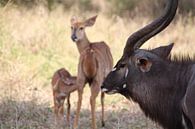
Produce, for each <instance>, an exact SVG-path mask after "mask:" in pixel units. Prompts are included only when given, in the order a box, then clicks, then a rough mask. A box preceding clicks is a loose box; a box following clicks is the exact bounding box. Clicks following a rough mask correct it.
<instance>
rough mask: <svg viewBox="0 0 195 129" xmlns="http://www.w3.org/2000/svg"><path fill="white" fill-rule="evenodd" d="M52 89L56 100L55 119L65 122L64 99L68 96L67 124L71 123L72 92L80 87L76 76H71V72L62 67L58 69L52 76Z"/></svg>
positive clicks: (61, 122)
mask: <svg viewBox="0 0 195 129" xmlns="http://www.w3.org/2000/svg"><path fill="white" fill-rule="evenodd" d="M51 84H52V91H53V101H54V113H55V119H56V120H57V122H58V123H60V124H63V116H64V101H65V99H66V98H67V116H66V118H67V119H66V121H67V124H68V125H69V124H70V106H71V105H70V93H72V92H73V91H75V90H76V89H77V88H78V87H77V86H76V85H75V84H76V77H74V76H71V75H70V73H69V72H68V71H67V70H65V69H64V68H61V69H59V70H57V71H56V72H55V73H54V75H53V77H52V81H51Z"/></svg>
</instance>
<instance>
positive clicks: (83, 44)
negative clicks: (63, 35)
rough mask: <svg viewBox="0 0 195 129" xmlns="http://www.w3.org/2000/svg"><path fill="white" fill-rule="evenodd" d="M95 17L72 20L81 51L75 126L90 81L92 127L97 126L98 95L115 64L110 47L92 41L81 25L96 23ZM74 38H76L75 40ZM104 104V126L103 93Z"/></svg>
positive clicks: (74, 34)
mask: <svg viewBox="0 0 195 129" xmlns="http://www.w3.org/2000/svg"><path fill="white" fill-rule="evenodd" d="M95 19H96V16H95V17H92V18H90V19H88V20H86V21H84V22H78V21H77V20H75V19H72V20H71V24H72V37H73V41H75V42H76V45H77V48H78V50H79V53H80V58H79V64H78V74H77V85H78V87H79V88H78V104H77V112H76V117H75V121H74V126H73V127H74V128H77V127H78V120H79V114H80V109H81V104H82V94H83V88H84V86H85V84H86V83H89V85H90V88H91V97H90V104H91V115H92V128H93V129H95V128H96V120H95V103H96V97H97V96H98V94H99V91H100V87H101V85H102V82H103V80H104V78H105V77H106V76H107V74H108V73H109V72H110V71H111V69H112V66H113V59H112V55H111V52H110V48H109V47H108V45H106V43H104V42H96V43H91V42H90V41H89V40H88V38H87V36H86V34H85V31H84V29H85V28H82V29H80V28H81V27H88V26H92V25H93V24H94V23H95ZM74 38H75V39H76V40H74ZM101 104H102V126H104V93H101Z"/></svg>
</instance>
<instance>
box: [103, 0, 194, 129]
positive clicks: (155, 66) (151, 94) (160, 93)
mask: <svg viewBox="0 0 195 129" xmlns="http://www.w3.org/2000/svg"><path fill="white" fill-rule="evenodd" d="M177 5H178V0H168V4H167V6H166V11H165V13H164V14H163V15H162V16H161V17H159V18H157V19H156V20H154V21H153V22H152V23H150V24H149V25H147V26H146V27H144V28H142V29H140V30H139V31H137V32H135V33H134V34H133V35H131V36H130V37H129V38H128V40H127V43H126V46H125V48H124V51H123V56H122V57H121V59H120V60H119V61H118V62H117V64H116V65H115V67H114V69H113V70H112V71H111V72H110V73H109V74H108V76H107V77H106V79H105V80H104V82H103V85H102V87H101V88H102V91H103V92H106V93H108V94H114V93H120V94H122V95H123V96H125V97H126V98H127V99H132V100H133V101H135V102H137V103H138V104H139V106H140V108H141V109H142V110H143V112H144V113H145V115H146V116H148V117H149V118H151V119H152V120H154V121H156V122H158V123H159V124H160V125H161V126H163V127H164V128H165V129H195V61H194V60H191V59H189V58H179V57H178V58H170V57H171V56H170V52H171V50H172V47H173V44H170V45H168V46H161V47H159V48H155V49H152V50H144V49H139V48H140V46H141V45H142V44H144V42H145V41H147V40H148V39H150V38H151V37H153V36H154V35H156V34H158V33H159V32H161V31H162V30H163V29H165V28H166V27H167V26H168V25H169V24H170V23H171V21H172V19H173V18H174V16H175V13H176V10H177Z"/></svg>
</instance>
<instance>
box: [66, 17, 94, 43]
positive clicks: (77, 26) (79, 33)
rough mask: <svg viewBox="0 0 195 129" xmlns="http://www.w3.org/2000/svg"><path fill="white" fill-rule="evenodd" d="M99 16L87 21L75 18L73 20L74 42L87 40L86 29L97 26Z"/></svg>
mask: <svg viewBox="0 0 195 129" xmlns="http://www.w3.org/2000/svg"><path fill="white" fill-rule="evenodd" d="M96 18H97V15H96V16H93V17H91V18H89V19H87V20H85V21H79V20H78V19H77V18H76V17H75V16H74V17H72V18H71V20H70V22H71V39H72V40H73V42H78V41H80V40H83V39H84V38H86V34H85V28H86V27H91V26H93V25H94V24H95V21H96Z"/></svg>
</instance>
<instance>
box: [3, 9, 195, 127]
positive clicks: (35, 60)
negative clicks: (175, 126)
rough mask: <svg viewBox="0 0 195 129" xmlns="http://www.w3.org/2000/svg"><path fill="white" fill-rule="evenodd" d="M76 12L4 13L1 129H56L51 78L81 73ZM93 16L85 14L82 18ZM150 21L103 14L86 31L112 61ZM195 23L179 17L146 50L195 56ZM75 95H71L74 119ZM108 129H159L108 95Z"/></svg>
mask: <svg viewBox="0 0 195 129" xmlns="http://www.w3.org/2000/svg"><path fill="white" fill-rule="evenodd" d="M72 15H76V14H74V12H69V13H65V12H63V11H62V9H60V8H59V9H57V10H55V11H53V12H51V13H48V12H47V11H46V10H45V9H44V8H42V7H37V8H36V9H33V10H28V11H26V10H22V9H17V8H14V7H12V8H10V7H5V8H0V89H1V90H0V128H1V129H35V128H36V129H54V128H56V126H55V124H54V119H53V113H52V106H53V101H52V91H51V85H50V81H51V76H52V75H53V73H54V72H55V70H57V69H59V68H61V67H65V68H66V69H68V70H69V71H70V72H71V73H72V74H73V75H76V72H77V63H78V57H79V54H78V51H77V49H76V45H75V44H74V43H73V42H72V41H71V39H70V18H71V16H72ZM92 15H95V14H86V13H85V14H81V16H82V17H83V18H87V17H90V16H92ZM150 21H151V19H147V18H144V17H142V18H140V17H137V18H135V19H121V18H120V17H117V16H113V17H111V18H107V17H106V16H104V14H101V13H100V14H99V16H98V19H97V21H96V24H95V26H94V27H92V28H89V29H87V32H86V33H87V35H88V37H89V39H90V40H91V41H101V40H104V41H105V42H106V43H107V44H108V45H109V46H110V48H111V51H112V54H113V57H114V61H115V62H116V61H117V59H119V57H120V56H121V54H122V50H123V48H124V45H125V41H126V39H127V37H128V36H129V35H130V34H131V33H133V32H134V31H135V30H137V29H138V28H140V27H142V26H144V25H146V24H147V23H148V22H150ZM194 24H195V21H194V19H193V18H191V19H186V18H182V17H179V16H178V17H177V18H176V20H175V21H174V23H173V24H171V25H170V26H169V28H168V29H166V31H163V32H162V33H161V34H159V35H158V36H156V37H154V38H153V39H151V40H150V41H148V42H147V43H146V44H145V45H144V46H143V48H154V47H157V46H160V45H165V44H168V43H171V42H175V47H174V49H173V53H174V54H179V55H183V54H184V55H185V54H189V55H190V56H191V57H192V56H194V53H195V52H194V50H195V45H194V44H193V43H194V41H195V38H194V36H195V28H194ZM89 96H90V92H89V89H88V87H86V89H85V93H84V97H83V98H84V99H83V105H82V110H81V115H80V129H89V128H90V122H91V121H90V118H91V117H90V110H89V109H90V104H89ZM76 101H77V94H76V93H74V94H72V98H71V103H72V113H71V114H72V120H73V118H74V111H75V109H76ZM105 105H106V106H105V110H106V127H105V129H160V127H159V126H158V125H157V124H155V123H153V122H151V121H150V120H149V119H147V118H146V117H145V116H144V115H143V113H142V112H141V110H140V109H139V107H138V105H137V104H135V103H133V102H130V101H128V100H126V99H125V98H124V97H122V96H120V95H112V96H108V95H107V96H106V100H105ZM100 109H101V108H100V101H99V98H98V100H97V110H96V112H97V125H98V128H101V125H100V122H101V121H100V111H101V110H100Z"/></svg>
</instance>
